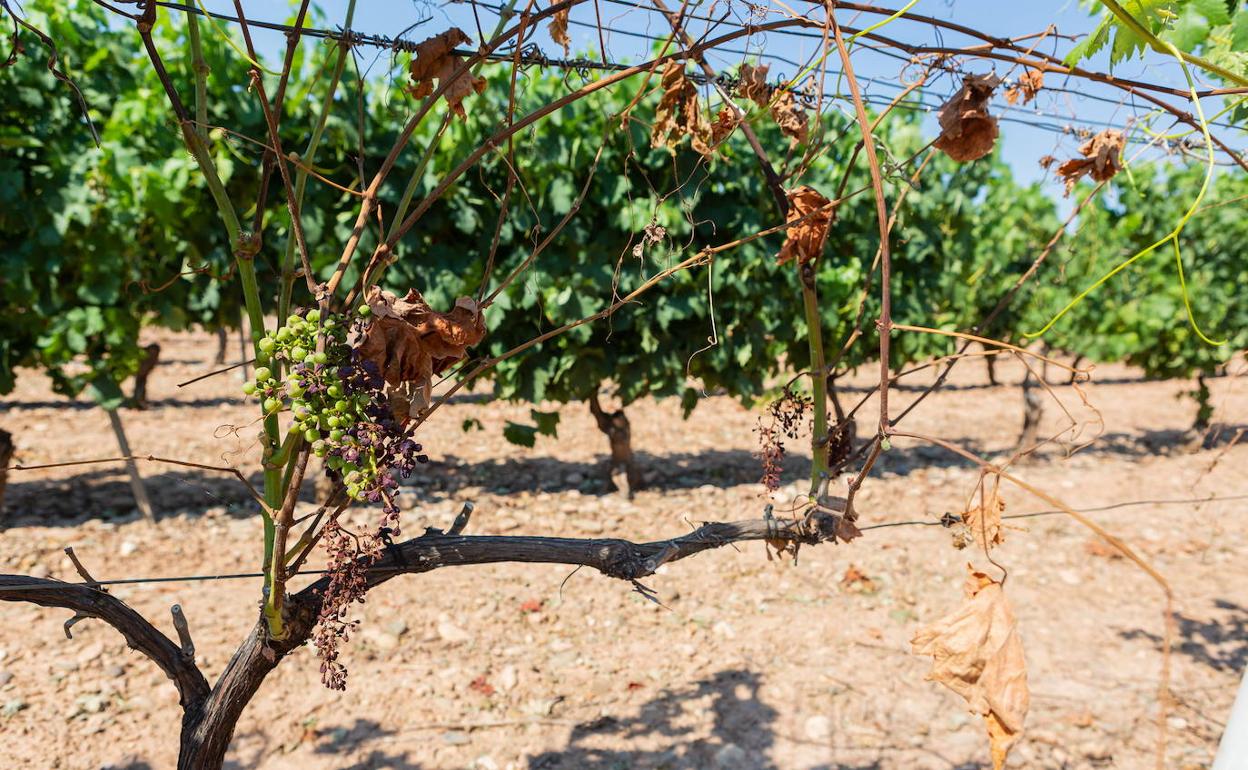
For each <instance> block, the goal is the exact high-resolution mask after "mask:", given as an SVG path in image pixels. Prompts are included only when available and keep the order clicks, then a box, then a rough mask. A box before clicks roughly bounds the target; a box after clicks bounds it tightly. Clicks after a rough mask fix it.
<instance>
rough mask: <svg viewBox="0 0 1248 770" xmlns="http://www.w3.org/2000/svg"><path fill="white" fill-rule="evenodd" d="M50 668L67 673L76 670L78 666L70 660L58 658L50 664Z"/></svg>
mask: <svg viewBox="0 0 1248 770" xmlns="http://www.w3.org/2000/svg"><path fill="white" fill-rule="evenodd" d="M52 668H54V669H56V670H57V671H59V672H61V673H66V674H68V673H69V672H71V671H77V670H78V669H79V668H80V666H79V665H78V664H77V663H75V662H74V661H72V660H58V661H56V662H55V663H53V664H52Z"/></svg>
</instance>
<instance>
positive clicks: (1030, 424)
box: [1016, 371, 1044, 452]
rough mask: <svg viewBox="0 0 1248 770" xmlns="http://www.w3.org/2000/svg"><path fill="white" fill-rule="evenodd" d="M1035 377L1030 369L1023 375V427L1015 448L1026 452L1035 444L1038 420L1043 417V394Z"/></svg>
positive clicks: (1038, 432)
mask: <svg viewBox="0 0 1248 770" xmlns="http://www.w3.org/2000/svg"><path fill="white" fill-rule="evenodd" d="M1038 384H1039V383H1037V381H1036V377H1035V375H1033V374H1032V373H1031V372H1030V371H1029V372H1027V375H1026V376H1025V377H1023V429H1022V431H1021V432H1020V433H1019V436H1018V446H1017V447H1016V450H1017V451H1019V452H1026V451H1028V450H1030V449H1031V448H1032V447H1034V446H1035V445H1036V438H1037V437H1038V436H1039V434H1040V420H1041V419H1043V418H1044V396H1043V394H1042V393H1041V391H1040V388H1039V387H1038Z"/></svg>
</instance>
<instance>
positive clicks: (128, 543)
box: [117, 540, 139, 556]
mask: <svg viewBox="0 0 1248 770" xmlns="http://www.w3.org/2000/svg"><path fill="white" fill-rule="evenodd" d="M137 550H139V544H138V543H136V542H134V541H133V540H123V541H121V546H120V547H118V548H117V553H119V554H121V555H122V556H129V555H130V554H132V553H134V552H135V551H137Z"/></svg>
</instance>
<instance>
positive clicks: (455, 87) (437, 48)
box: [408, 27, 485, 120]
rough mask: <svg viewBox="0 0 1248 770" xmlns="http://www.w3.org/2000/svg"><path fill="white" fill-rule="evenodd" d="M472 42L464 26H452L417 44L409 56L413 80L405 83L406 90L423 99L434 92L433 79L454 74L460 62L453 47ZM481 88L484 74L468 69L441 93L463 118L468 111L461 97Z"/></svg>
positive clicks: (445, 77)
mask: <svg viewBox="0 0 1248 770" xmlns="http://www.w3.org/2000/svg"><path fill="white" fill-rule="evenodd" d="M471 42H472V39H471V38H470V37H468V36H467V35H465V34H464V31H463V30H461V29H459V28H458V27H451V28H450V29H448V30H447V31H445V32H443V33H441V34H439V35H434V36H433V37H431V38H429V39H428V40H425V41H424V42H422V43H419V44H417V46H416V55H415V56H414V57H412V63H411V65H409V67H408V74H409V77H410V79H411V81H412V84H411V85H410V86H408V92H409V93H410V94H411V95H412V96H414V97H415V98H417V99H423V98H425V97H426V96H428V95H429V94H431V93H433V89H434V82H433V81H434V80H437V81H439V82H442V81H445V80H446V79H447V78H450V77H451V76H452V75H454V74H455V70H456V69H458V68H459V66H460V61H459V58H458V57H457V56H455V47H456V46H458V45H463V44H465V43H471ZM484 90H485V78H479V77H476V76H475V75H473V74H472V73H471V72H468V71H465V72H464V73H463V74H462V75H460V76H459V77H457V78H455V79H454V80H453V81H452V82H451V83H450V85H449V86H447V88H446V90H445V91H443V92H442V95H443V96H445V97H446V103H447V104H448V105H450V108H451V111H452V112H454V113H455V114H456V115H457V116H459V118H460V119H461V120H466V119H467V118H468V113H467V112H465V111H464V105H463V101H464V99H466V98H467V97H468V96H470V95H471V94H472V93H473V92H474V91H475V92H476V93H481V92H482V91H484Z"/></svg>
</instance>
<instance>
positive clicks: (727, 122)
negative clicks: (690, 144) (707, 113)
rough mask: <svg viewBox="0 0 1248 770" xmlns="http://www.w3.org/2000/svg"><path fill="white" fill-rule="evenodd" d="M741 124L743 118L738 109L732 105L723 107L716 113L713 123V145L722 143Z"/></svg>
mask: <svg viewBox="0 0 1248 770" xmlns="http://www.w3.org/2000/svg"><path fill="white" fill-rule="evenodd" d="M739 125H741V118H740V116H738V115H737V111H736V110H734V109H732V108H731V107H723V108H721V109H720V111H719V113H718V114H716V115H715V122H714V123H712V124H711V147H712V148H714V147H718V146H719V145H720V144H722V143H723V141H724V140H725V139H727V138H728V137H729V136H730V135H731V134H732V132H733V131H736V130H737V126H739Z"/></svg>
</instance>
